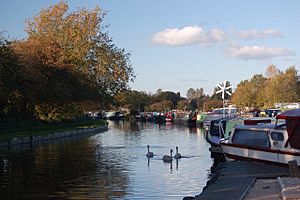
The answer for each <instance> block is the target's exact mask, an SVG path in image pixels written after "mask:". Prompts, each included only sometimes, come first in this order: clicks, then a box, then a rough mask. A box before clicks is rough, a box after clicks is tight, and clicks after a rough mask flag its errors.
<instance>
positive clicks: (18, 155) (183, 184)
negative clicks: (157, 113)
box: [0, 122, 213, 200]
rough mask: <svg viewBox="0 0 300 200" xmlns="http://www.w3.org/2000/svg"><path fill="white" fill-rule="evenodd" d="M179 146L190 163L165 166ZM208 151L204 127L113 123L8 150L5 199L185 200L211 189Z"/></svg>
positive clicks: (2, 177) (0, 179)
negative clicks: (149, 153) (95, 130)
mask: <svg viewBox="0 0 300 200" xmlns="http://www.w3.org/2000/svg"><path fill="white" fill-rule="evenodd" d="M147 144H149V145H150V146H151V149H150V150H151V151H153V152H154V154H155V157H153V158H151V159H147V157H146V156H145V155H146V153H147V148H146V146H147ZM175 146H178V147H179V152H180V153H181V154H182V155H183V156H185V158H182V159H180V160H178V161H176V160H174V161H173V162H172V163H164V162H163V161H162V160H161V158H162V157H163V155H165V154H169V151H170V149H171V148H173V149H175ZM208 148H209V144H208V143H207V142H206V141H205V138H204V135H203V134H202V131H201V130H200V129H199V128H188V127H179V126H174V125H171V124H170V125H168V124H167V125H162V126H159V125H156V124H153V123H136V124H131V123H129V122H110V125H109V131H107V132H103V133H99V134H96V135H93V136H91V137H85V138H81V139H69V140H66V141H59V142H55V143H51V144H43V145H38V146H35V147H27V148H22V149H14V150H10V151H3V150H2V151H1V152H0V156H1V157H2V160H4V164H3V165H2V166H1V167H0V170H1V171H0V186H1V188H0V199H128V200H131V199H182V198H183V197H184V196H189V195H192V196H194V195H196V194H199V193H200V192H201V191H202V188H203V187H204V186H205V184H206V181H207V180H208V177H209V175H210V168H211V166H212V164H213V161H212V160H211V158H210V154H209V152H208Z"/></svg>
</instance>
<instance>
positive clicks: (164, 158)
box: [162, 149, 173, 162]
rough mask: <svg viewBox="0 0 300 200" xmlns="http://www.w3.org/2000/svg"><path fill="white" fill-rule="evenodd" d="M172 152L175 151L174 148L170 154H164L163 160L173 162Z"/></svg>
mask: <svg viewBox="0 0 300 200" xmlns="http://www.w3.org/2000/svg"><path fill="white" fill-rule="evenodd" d="M172 153H173V149H171V150H170V155H164V157H163V158H162V160H163V161H164V162H172V160H173V158H172Z"/></svg>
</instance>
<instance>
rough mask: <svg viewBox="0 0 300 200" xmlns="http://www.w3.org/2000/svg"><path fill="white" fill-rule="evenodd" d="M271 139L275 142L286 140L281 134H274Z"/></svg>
mask: <svg viewBox="0 0 300 200" xmlns="http://www.w3.org/2000/svg"><path fill="white" fill-rule="evenodd" d="M271 138H272V140H275V141H283V140H284V137H283V134H282V133H281V132H272V133H271Z"/></svg>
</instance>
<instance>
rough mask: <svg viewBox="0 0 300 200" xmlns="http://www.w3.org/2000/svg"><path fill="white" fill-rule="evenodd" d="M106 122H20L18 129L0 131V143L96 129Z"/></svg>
mask: <svg viewBox="0 0 300 200" xmlns="http://www.w3.org/2000/svg"><path fill="white" fill-rule="evenodd" d="M106 123H107V122H106V121H104V120H96V119H90V118H84V119H80V120H73V121H64V122H43V121H26V122H19V123H18V124H17V125H16V126H15V127H16V128H4V129H3V128H2V129H1V130H0V143H1V142H4V141H9V140H11V139H13V138H21V137H29V136H38V135H39V136H40V135H48V134H51V133H55V132H63V131H70V130H76V129H83V128H94V127H98V126H100V125H105V124H106Z"/></svg>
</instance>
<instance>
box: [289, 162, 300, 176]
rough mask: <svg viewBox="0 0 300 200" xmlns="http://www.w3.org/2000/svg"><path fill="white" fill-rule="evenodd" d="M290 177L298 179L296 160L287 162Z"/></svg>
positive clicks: (299, 172) (299, 173)
mask: <svg viewBox="0 0 300 200" xmlns="http://www.w3.org/2000/svg"><path fill="white" fill-rule="evenodd" d="M288 164H289V170H290V175H291V177H298V178H299V177H300V171H299V167H298V164H297V161H296V160H291V161H289V162H288Z"/></svg>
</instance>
